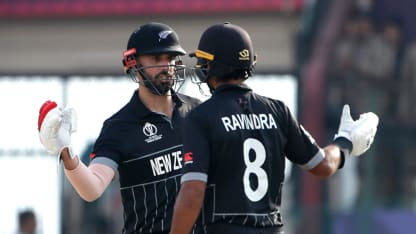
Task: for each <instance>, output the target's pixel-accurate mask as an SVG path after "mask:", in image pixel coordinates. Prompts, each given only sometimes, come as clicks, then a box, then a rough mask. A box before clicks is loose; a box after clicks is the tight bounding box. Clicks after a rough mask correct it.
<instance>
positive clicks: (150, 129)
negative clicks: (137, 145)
mask: <svg viewBox="0 0 416 234" xmlns="http://www.w3.org/2000/svg"><path fill="white" fill-rule="evenodd" d="M143 134H144V135H146V136H147V138H146V139H144V141H146V142H147V143H151V142H154V141H158V140H160V139H162V134H159V135H157V128H156V126H155V125H154V124H151V123H145V125H144V126H143Z"/></svg>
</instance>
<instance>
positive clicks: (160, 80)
mask: <svg viewBox="0 0 416 234" xmlns="http://www.w3.org/2000/svg"><path fill="white" fill-rule="evenodd" d="M146 77H148V78H146V80H145V81H144V82H143V83H144V85H145V86H146V87H147V88H148V89H149V90H150V91H151V92H152V93H154V94H157V95H166V94H167V93H168V92H169V90H171V89H172V87H173V85H174V83H175V81H174V79H173V78H172V75H170V74H169V73H168V71H161V72H159V73H158V74H157V75H156V76H154V77H153V78H150V77H149V76H148V75H146Z"/></svg>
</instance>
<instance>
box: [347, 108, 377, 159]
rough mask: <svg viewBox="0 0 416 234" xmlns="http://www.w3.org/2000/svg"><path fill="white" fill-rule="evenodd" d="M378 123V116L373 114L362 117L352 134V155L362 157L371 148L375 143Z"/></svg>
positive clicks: (362, 115)
mask: <svg viewBox="0 0 416 234" xmlns="http://www.w3.org/2000/svg"><path fill="white" fill-rule="evenodd" d="M378 123H379V118H378V116H377V115H376V114H374V113H372V112H369V113H365V114H361V115H360V118H359V119H358V120H357V121H355V124H354V128H353V129H352V131H351V133H350V135H351V141H352V143H353V149H352V152H351V155H353V156H360V155H361V154H363V153H365V152H366V151H367V150H368V149H369V148H370V146H371V144H372V143H373V142H374V137H375V135H376V132H377V126H378Z"/></svg>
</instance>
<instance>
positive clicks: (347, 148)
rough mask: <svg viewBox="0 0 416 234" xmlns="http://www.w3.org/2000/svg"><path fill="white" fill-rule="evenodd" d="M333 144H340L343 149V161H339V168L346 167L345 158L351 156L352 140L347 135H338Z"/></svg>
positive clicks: (341, 149)
mask: <svg viewBox="0 0 416 234" xmlns="http://www.w3.org/2000/svg"><path fill="white" fill-rule="evenodd" d="M333 144H335V145H338V147H339V148H340V151H341V162H340V163H339V166H338V169H341V168H342V167H344V164H345V160H346V158H348V157H349V156H350V152H351V151H352V147H353V145H352V142H351V141H350V140H348V139H347V138H345V137H336V138H335V140H334V141H333Z"/></svg>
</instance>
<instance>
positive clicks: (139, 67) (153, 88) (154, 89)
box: [137, 64, 170, 96]
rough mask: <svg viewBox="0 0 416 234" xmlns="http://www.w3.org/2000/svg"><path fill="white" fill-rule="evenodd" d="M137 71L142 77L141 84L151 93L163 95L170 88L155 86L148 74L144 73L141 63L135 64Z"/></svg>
mask: <svg viewBox="0 0 416 234" xmlns="http://www.w3.org/2000/svg"><path fill="white" fill-rule="evenodd" d="M137 71H138V72H139V74H140V75H141V76H142V78H143V82H142V83H143V85H144V86H145V87H146V88H147V89H148V90H150V92H152V93H153V94H156V95H159V96H165V95H166V94H167V93H168V91H169V90H170V88H165V87H159V88H158V87H157V86H156V85H155V84H154V83H153V81H152V80H151V79H150V78H149V75H148V74H147V73H146V71H145V70H144V69H143V66H142V65H141V64H137Z"/></svg>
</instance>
